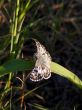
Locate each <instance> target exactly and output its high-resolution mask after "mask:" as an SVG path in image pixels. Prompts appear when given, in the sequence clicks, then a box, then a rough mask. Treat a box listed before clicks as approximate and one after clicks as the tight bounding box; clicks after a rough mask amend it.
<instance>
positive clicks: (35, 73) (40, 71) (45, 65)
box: [30, 39, 51, 82]
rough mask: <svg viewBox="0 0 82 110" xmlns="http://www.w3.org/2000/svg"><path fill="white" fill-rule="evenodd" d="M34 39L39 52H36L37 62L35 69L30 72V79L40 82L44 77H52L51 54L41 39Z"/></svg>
mask: <svg viewBox="0 0 82 110" xmlns="http://www.w3.org/2000/svg"><path fill="white" fill-rule="evenodd" d="M33 40H34V41H35V44H36V47H37V52H36V53H35V54H34V56H35V58H36V63H35V67H34V69H33V70H32V71H31V73H30V80H31V81H34V82H38V81H41V80H42V79H48V78H50V77H51V71H50V63H51V56H50V54H49V53H48V51H47V50H46V49H45V47H44V46H43V45H42V44H41V43H40V42H39V41H37V40H36V39H33Z"/></svg>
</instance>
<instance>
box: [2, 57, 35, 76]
mask: <svg viewBox="0 0 82 110" xmlns="http://www.w3.org/2000/svg"><path fill="white" fill-rule="evenodd" d="M33 67H34V61H33V60H30V61H25V60H21V59H11V60H9V61H8V62H6V63H5V64H3V65H2V66H0V77H2V76H4V75H6V74H8V73H10V72H16V71H24V70H30V69H32V68H33Z"/></svg>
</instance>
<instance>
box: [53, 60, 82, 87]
mask: <svg viewBox="0 0 82 110" xmlns="http://www.w3.org/2000/svg"><path fill="white" fill-rule="evenodd" d="M51 71H52V72H53V73H56V74H58V75H60V76H63V77H65V78H67V79H68V80H70V81H71V82H73V83H74V84H75V85H77V86H78V87H79V88H80V89H82V81H81V80H80V79H79V77H78V76H77V75H75V74H74V73H73V72H71V71H69V70H68V69H66V68H64V67H63V66H61V65H59V64H57V63H55V62H52V63H51Z"/></svg>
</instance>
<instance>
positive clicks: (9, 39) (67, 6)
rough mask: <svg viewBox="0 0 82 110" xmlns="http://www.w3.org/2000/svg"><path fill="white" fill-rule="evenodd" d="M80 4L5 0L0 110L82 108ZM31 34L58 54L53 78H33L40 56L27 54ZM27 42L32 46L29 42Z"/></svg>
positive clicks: (0, 6)
mask: <svg viewBox="0 0 82 110" xmlns="http://www.w3.org/2000/svg"><path fill="white" fill-rule="evenodd" d="M80 5H81V4H80V2H79V1H77V0H72V1H69V0H67V1H60V0H56V1H55V2H53V0H51V1H48V0H33V1H32V0H24V1H23V0H1V1H0V110H9V109H10V110H15V109H18V110H27V109H29V110H65V109H66V110H67V109H68V110H69V109H70V110H73V109H75V110H78V109H79V107H80V106H81V105H82V103H81V100H82V95H81V89H82V81H81V80H80V79H79V77H81V76H82V75H80V73H81V72H82V62H81V61H82V58H81V54H82V52H81V46H82V44H81V40H82V38H81V30H80V27H81V23H80V22H81V17H80V16H81V13H80V11H79V13H78V10H81V7H80ZM29 38H36V39H38V40H39V41H40V42H43V44H44V45H45V47H46V48H47V50H48V51H49V52H50V54H51V56H52V60H53V61H52V62H51V71H52V77H51V78H50V79H49V80H43V81H41V82H39V83H34V82H31V81H29V76H28V74H29V72H30V70H32V68H33V67H34V64H35V61H34V59H33V57H32V58H29V57H28V56H26V57H25V56H24V55H22V54H23V53H22V49H23V48H24V47H23V46H24V43H25V41H27V40H28V39H29ZM26 45H27V48H28V45H29V44H28V43H27V44H26ZM27 50H28V49H27ZM56 62H57V63H56ZM58 63H59V64H61V65H62V66H61V65H59V64H58ZM63 66H64V67H63ZM65 67H66V68H68V69H66V68H65ZM69 69H70V70H71V71H74V72H75V73H79V74H78V75H76V74H74V73H73V72H71V71H69ZM60 76H62V77H60ZM78 76H79V77H78ZM63 77H64V79H63ZM65 78H66V80H65ZM70 82H71V83H70ZM72 83H73V84H75V85H76V86H74V85H72ZM71 96H72V97H71ZM78 99H79V101H78Z"/></svg>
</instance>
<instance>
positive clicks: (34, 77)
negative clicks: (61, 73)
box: [30, 66, 43, 82]
mask: <svg viewBox="0 0 82 110" xmlns="http://www.w3.org/2000/svg"><path fill="white" fill-rule="evenodd" d="M42 79H43V74H42V72H41V69H40V68H39V66H38V67H35V68H34V69H33V70H32V72H31V73H30V80H31V81H34V82H38V81H41V80H42Z"/></svg>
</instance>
